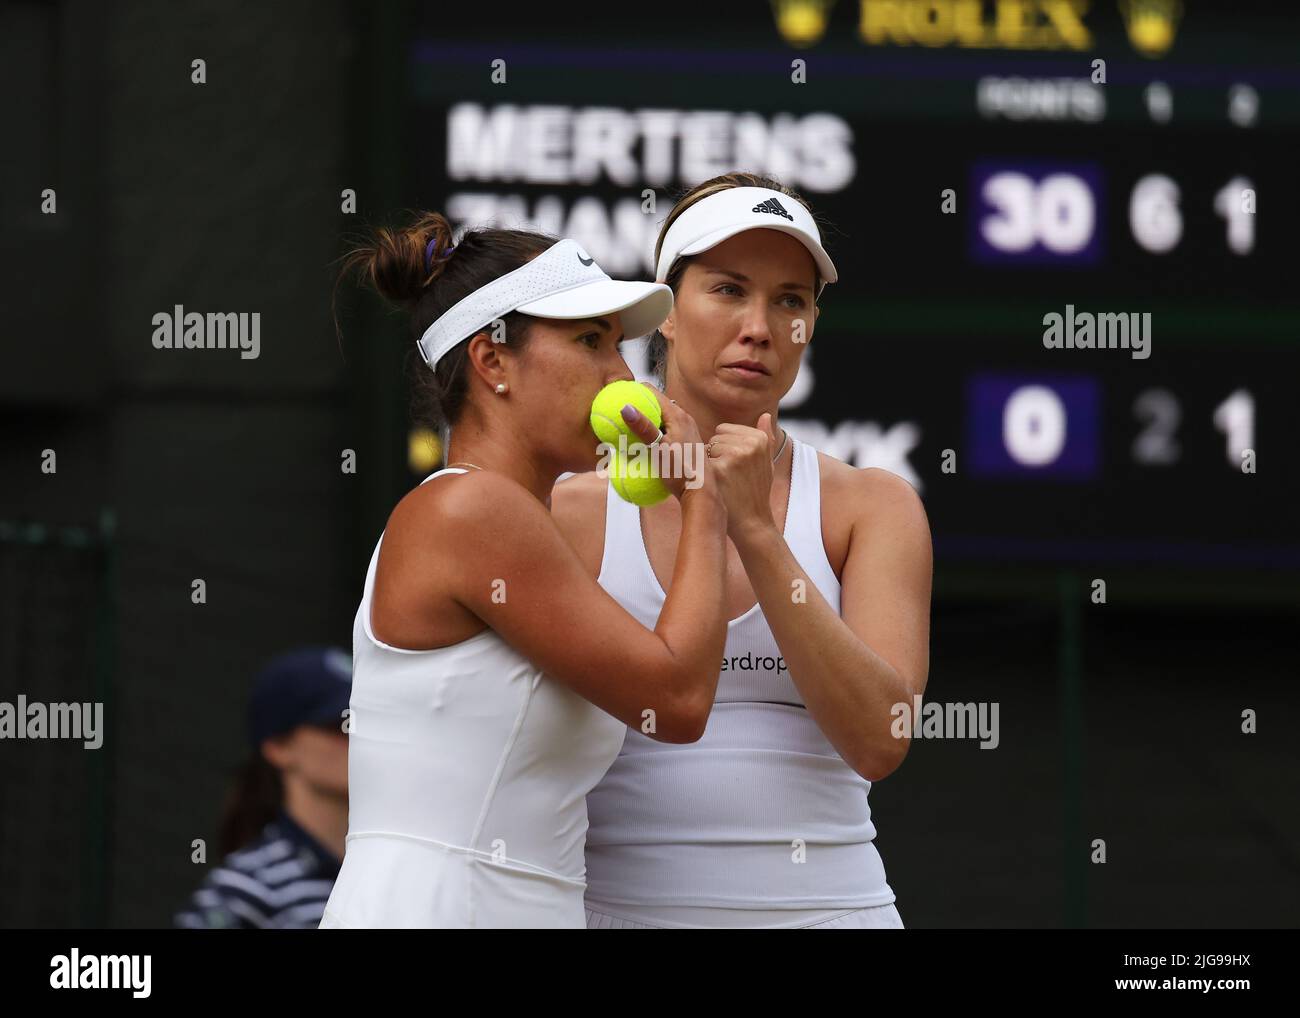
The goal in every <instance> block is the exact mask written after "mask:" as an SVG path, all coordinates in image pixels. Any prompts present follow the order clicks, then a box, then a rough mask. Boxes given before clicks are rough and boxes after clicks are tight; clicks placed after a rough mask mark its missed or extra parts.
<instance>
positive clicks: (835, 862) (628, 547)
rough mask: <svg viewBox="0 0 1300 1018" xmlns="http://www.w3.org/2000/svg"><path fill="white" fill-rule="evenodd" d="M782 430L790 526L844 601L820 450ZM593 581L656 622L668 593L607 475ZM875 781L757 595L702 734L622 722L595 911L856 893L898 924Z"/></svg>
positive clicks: (601, 803)
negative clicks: (878, 839) (681, 734)
mask: <svg viewBox="0 0 1300 1018" xmlns="http://www.w3.org/2000/svg"><path fill="white" fill-rule="evenodd" d="M790 444H791V446H792V447H793V451H792V455H791V460H792V462H791V478H790V495H789V505H788V509H787V511H786V518H785V530H784V534H785V540H786V543H787V544H788V545H789V547H790V550H791V552H792V553H793V554H794V556H795V558H796V559H797V560H798V562H799V564H800V566H802V567H803V569H804V571H805V572H806V573H807V574H808V577H809V578H810V579H811V580H812V582H813V584H814V585H815V586H816V587H817V589H818V591H820V593H821V595H822V596H823V597H824V598H825V599H826V600H827V602H828V603H829V604H830V605H831V607H832V608H834V609H835V610H836V611H837V612H838V611H839V608H840V584H839V580H838V579H837V578H836V576H835V572H834V570H833V569H832V568H831V565H830V562H829V561H828V560H827V558H826V549H825V547H824V546H823V543H822V527H821V472H820V469H819V467H818V463H817V450H816V449H815V448H814V447H813V446H811V445H807V444H805V443H803V442H800V441H798V440H797V439H795V438H794V437H793V436H791V438H790ZM599 582H600V585H601V586H602V587H604V588H605V590H606V591H608V592H609V594H610V595H611V596H613V597H614V598H615V599H616V600H617V601H618V602H619V603H620V604H622V605H623V607H624V608H626V609H627V611H628V612H630V613H631V614H632V615H634V616H635V617H636V618H637V619H639V620H640V621H641V622H642V624H644V625H645V626H647V627H649V628H653V627H654V625H655V623H656V621H657V619H658V617H659V612H660V610H661V609H662V607H663V604H664V600H665V597H666V595H665V593H664V591H663V588H662V587H661V586H660V584H659V581H658V579H657V578H656V577H655V573H654V569H653V568H652V567H651V565H650V559H649V557H648V555H647V553H646V549H645V542H644V539H643V536H642V531H641V517H640V510H639V509H638V507H637V506H635V505H632V504H631V503H628V502H624V501H623V500H622V499H620V498H618V497H617V496H616V495H615V494H614V493H613V492H612V491H611V492H610V493H609V495H608V496H607V501H606V510H605V550H604V556H603V559H602V562H601V569H600V577H599ZM870 791H871V783H870V782H869V781H867V780H866V779H864V778H863V777H862V776H861V775H859V774H858V773H857V772H856V771H854V770H853V769H852V768H851V767H849V766H848V764H846V763H845V762H844V761H843V759H841V757H840V755H839V754H838V753H837V752H836V751H835V749H834V748H833V747H832V746H831V744H830V743H829V742H828V741H827V739H826V737H825V735H823V734H822V732H821V729H819V728H818V727H817V725H816V723H815V722H814V721H813V720H812V718H811V717H809V715H808V711H807V710H806V708H805V707H804V702H803V697H802V696H801V695H800V694H799V690H798V688H797V687H796V686H795V684H794V683H793V682H792V681H791V679H790V673H789V671H788V669H787V668H786V664H785V660H784V658H782V657H781V652H780V649H779V648H778V646H777V643H776V639H775V637H773V635H772V630H771V628H770V627H769V626H768V624H767V620H766V618H765V617H764V616H763V612H762V609H761V607H760V606H759V605H757V604H755V605H754V606H753V607H752V608H751V609H750V610H749V611H747V612H746V613H745V614H743V615H741V616H740V617H739V618H736V619H732V620H731V622H730V623H729V624H728V626H727V640H726V649H725V652H724V656H723V660H722V662H721V673H720V676H719V680H718V692H717V698H716V700H715V702H714V705H713V712H712V714H711V715H710V717H709V722H708V726H707V728H706V729H705V733H704V736H703V738H701V739H700V740H699V741H698V742H694V743H690V744H687V745H676V744H670V743H663V742H655V741H654V740H652V739H649V738H647V737H646V736H645V735H643V734H641V732H640V731H638V730H637V729H635V728H628V729H627V730H626V736H625V737H624V740H623V748H622V750H621V751H620V753H619V755H618V759H617V760H615V761H614V764H613V766H611V767H610V768H609V770H608V771H607V772H606V773H605V775H604V777H603V778H602V779H601V780H600V782H599V784H597V785H596V787H595V788H594V789H593V790H592V791H591V793H590V794H589V795H588V796H587V813H588V817H589V819H590V827H589V829H588V832H587V885H588V886H587V896H586V901H587V907H588V909H589V913H588V926H589V928H607V927H609V926H610V925H636V924H637V923H646V924H651V925H657V926H668V927H673V926H697V925H707V926H714V925H729V926H730V925H734V926H769V927H772V926H777V927H780V926H809V925H814V924H819V923H825V922H826V921H828V920H835V919H837V918H838V917H841V916H843V915H844V914H845V913H846V912H850V911H854V910H862V909H868V910H873V911H874V910H878V912H879V919H878V924H879V925H892V926H901V922H900V921H898V920H897V912H896V910H895V909H894V907H893V902H894V900H895V899H894V892H893V890H892V889H891V888H890V886H889V884H888V883H887V882H886V880H885V870H884V865H883V863H882V861H881V858H880V854H879V853H878V852H877V851H876V847H875V845H874V844H873V843H872V842H873V839H874V838H875V836H876V829H875V827H874V825H873V824H872V821H871V808H870V806H869V805H868V802H867V796H868V794H869V792H870ZM608 917H613V918H614V919H616V920H620V921H627V922H617V923H613V924H611V923H610V922H608V921H607V918H608ZM876 923H877V920H876V919H875V918H873V920H872V922H871V923H864V925H872V924H876Z"/></svg>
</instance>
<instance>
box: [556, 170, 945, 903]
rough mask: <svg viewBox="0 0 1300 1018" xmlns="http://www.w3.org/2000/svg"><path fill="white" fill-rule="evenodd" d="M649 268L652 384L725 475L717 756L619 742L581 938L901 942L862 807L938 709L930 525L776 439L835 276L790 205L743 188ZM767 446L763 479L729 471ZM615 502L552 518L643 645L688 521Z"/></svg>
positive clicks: (688, 222)
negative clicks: (895, 938) (912, 733)
mask: <svg viewBox="0 0 1300 1018" xmlns="http://www.w3.org/2000/svg"><path fill="white" fill-rule="evenodd" d="M656 262H657V276H656V278H657V279H658V280H659V281H661V282H666V283H667V284H668V285H669V286H671V287H672V289H673V291H674V307H673V311H672V313H671V314H670V315H668V317H667V318H666V319H665V321H664V322H663V324H662V325H661V326H660V327H659V330H658V331H657V332H656V333H655V335H654V337H653V338H652V341H651V352H652V355H653V358H654V361H655V366H656V370H657V371H658V372H659V375H660V379H661V381H662V382H663V384H664V390H665V391H666V393H667V394H668V396H670V397H672V398H673V399H674V400H676V402H677V405H679V406H681V407H682V408H683V409H685V410H686V411H688V412H689V413H690V415H691V416H692V418H693V419H694V420H695V421H696V422H698V424H699V428H700V432H701V434H702V435H704V436H705V439H706V441H707V443H708V446H707V451H708V460H707V462H708V463H709V464H710V465H711V466H713V467H715V468H717V467H722V468H724V469H723V471H722V473H730V477H729V479H728V481H727V482H726V483H725V484H720V485H719V489H720V491H721V492H722V495H723V500H724V503H725V504H726V507H727V534H728V538H729V540H728V543H727V567H726V570H727V578H726V590H725V594H724V601H725V605H726V617H727V618H728V619H729V620H730V621H729V622H728V624H727V639H726V646H725V649H724V650H723V653H722V654H721V655H720V657H719V659H718V661H715V662H714V667H715V668H720V675H719V681H718V685H717V702H716V703H715V704H714V708H713V713H712V714H711V716H710V718H709V722H708V727H707V729H706V731H705V733H704V736H703V737H702V738H701V739H699V740H698V741H694V742H692V743H690V744H689V745H686V744H681V745H668V744H664V743H659V742H653V741H651V740H650V739H647V738H646V737H645V736H643V735H642V734H641V733H640V732H639V731H636V730H635V729H629V730H628V733H627V737H626V739H625V742H624V745H623V749H622V752H621V753H620V755H619V757H618V759H617V760H616V761H615V763H614V765H613V766H612V767H611V768H610V769H609V771H608V773H606V775H605V777H604V778H603V779H602V780H601V782H600V783H599V784H598V785H597V786H596V788H595V789H594V790H593V791H592V793H591V794H590V795H589V796H588V797H587V807H588V813H589V816H590V822H591V827H590V830H589V832H588V837H587V876H588V889H587V923H588V927H589V928H632V927H702V926H704V927H712V926H739V927H804V928H854V927H857V928H863V927H883V928H901V926H902V920H901V918H900V916H899V913H898V910H897V908H896V907H895V905H894V900H895V899H894V892H893V890H892V889H891V888H890V886H889V884H888V882H887V881H886V879H885V869H884V865H883V863H882V861H881V857H880V854H879V853H878V852H877V850H876V847H875V845H874V844H873V841H874V838H875V836H876V830H875V827H874V825H873V824H872V820H871V810H870V807H869V806H868V803H867V796H868V792H869V791H870V789H871V783H872V782H873V781H878V780H880V779H881V778H884V777H886V776H887V775H889V774H890V773H891V772H892V771H894V769H895V768H897V767H898V765H899V764H900V763H901V762H902V759H903V757H904V755H905V754H906V752H907V749H908V741H907V739H905V738H904V739H898V738H895V737H894V736H893V735H892V734H891V731H890V728H891V722H892V721H893V715H892V714H891V708H892V706H893V705H894V704H897V703H909V704H910V703H911V702H912V697H913V696H914V695H916V694H920V693H922V692H923V691H924V689H925V683H926V676H927V672H928V668H929V612H930V583H931V546H930V532H929V525H928V523H927V521H926V516H925V511H924V509H923V508H922V505H921V502H920V499H919V498H918V497H917V495H916V493H915V492H914V491H913V489H912V488H911V486H910V485H909V484H908V483H907V482H906V481H904V480H903V479H901V478H900V477H898V476H897V475H894V474H892V473H889V472H887V471H883V470H878V469H855V468H853V467H850V466H848V465H847V464H845V463H842V462H840V461H838V460H835V459H833V458H831V457H830V456H826V455H822V454H820V453H818V452H817V450H815V449H814V448H812V447H811V446H809V445H805V444H804V443H802V442H800V441H797V440H796V439H794V438H792V437H790V436H789V435H788V434H785V433H784V432H783V431H782V430H781V429H780V427H779V425H777V423H776V422H777V407H778V403H779V402H780V400H781V397H782V396H783V395H784V394H785V393H786V392H787V391H789V389H790V387H791V385H792V384H793V383H794V380H795V376H796V375H797V373H798V371H799V363H800V360H801V358H802V356H803V354H804V351H805V350H806V349H807V343H808V341H811V340H812V337H813V325H814V322H815V320H816V316H817V313H818V311H819V309H818V308H817V307H816V300H817V298H818V297H819V295H820V293H821V290H822V288H823V287H824V286H825V284H827V283H831V282H835V280H836V278H837V273H836V270H835V266H834V264H833V263H832V262H831V259H830V257H829V256H828V255H827V254H826V251H825V250H824V248H823V247H822V243H821V236H820V232H819V230H818V228H817V225H816V223H815V222H814V219H813V216H812V213H811V212H810V211H809V209H808V208H807V206H806V204H805V203H804V201H803V200H802V199H801V198H800V197H799V196H798V195H796V194H795V193H794V192H793V191H790V190H789V189H787V188H784V187H782V186H781V185H779V184H778V183H776V182H775V181H772V180H769V179H766V178H762V177H756V176H753V175H750V174H741V173H733V174H727V175H725V176H723V177H718V178H715V179H713V180H710V181H706V182H705V183H703V184H701V185H699V186H698V187H696V188H695V189H694V190H692V191H691V192H689V193H688V194H687V195H685V196H684V197H683V198H682V199H681V200H680V201H679V202H678V203H677V204H676V206H675V207H674V208H673V209H672V211H671V212H670V213H669V215H668V218H667V219H666V221H665V222H664V225H663V228H662V230H661V232H660V235H659V242H658V245H657V249H656ZM800 322H802V326H800V325H799V323H800ZM801 328H802V330H803V332H802V334H801V333H800V331H799V330H800V329H801ZM757 448H762V449H765V450H767V452H766V455H765V456H764V457H763V464H762V469H761V470H755V471H746V472H744V473H743V476H742V475H741V474H740V473H739V472H731V471H727V470H725V468H726V466H727V465H728V464H730V463H731V462H733V460H734V459H736V458H740V457H744V458H748V457H750V456H752V455H753V454H754V451H755V449H757ZM608 487H609V486H608V485H607V484H605V483H604V482H603V481H602V480H601V479H600V478H598V477H595V476H593V475H587V476H582V477H574V478H569V479H566V480H565V481H564V482H563V483H561V484H559V485H557V486H556V489H555V493H554V499H553V513H554V515H555V517H556V519H557V520H558V521H559V522H560V523H561V525H562V527H563V528H564V530H565V533H566V535H567V536H568V538H569V540H570V542H571V543H572V544H573V546H574V548H575V550H576V551H577V552H578V554H579V555H580V556H581V558H582V560H583V561H584V562H585V563H586V566H587V569H588V571H589V573H590V575H592V576H596V577H598V579H599V582H600V584H601V585H602V586H603V587H604V588H605V589H606V590H608V591H609V592H610V593H611V594H612V595H613V596H614V597H615V598H616V599H617V600H618V601H619V603H620V604H622V605H623V606H624V607H626V608H627V610H628V611H630V612H631V613H632V614H633V615H635V616H636V617H637V618H639V619H640V620H641V621H642V622H643V623H645V624H646V625H648V626H649V625H654V624H655V620H656V619H658V618H662V615H661V613H662V612H663V611H665V610H667V604H668V599H671V598H672V597H673V595H674V594H675V593H676V584H677V582H678V581H677V578H676V577H675V576H673V575H672V564H673V561H674V556H675V555H676V554H678V553H679V549H680V547H681V544H680V542H681V541H682V540H684V539H685V537H686V531H685V529H684V525H685V523H686V520H685V518H684V517H683V515H682V513H681V511H680V509H679V507H678V506H677V504H676V502H674V501H673V500H671V499H669V500H667V501H665V502H663V503H660V504H658V505H655V506H651V507H649V508H645V509H640V510H638V507H637V506H635V505H630V504H628V503H626V502H623V501H621V500H620V499H618V498H616V497H611V495H610V493H609V491H608ZM665 591H666V592H667V594H666V595H665Z"/></svg>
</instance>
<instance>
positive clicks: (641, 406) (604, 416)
mask: <svg viewBox="0 0 1300 1018" xmlns="http://www.w3.org/2000/svg"><path fill="white" fill-rule="evenodd" d="M629 403H631V404H632V405H633V406H634V407H636V408H637V409H638V410H640V411H641V412H642V413H643V414H645V415H646V416H647V417H648V418H650V420H651V421H653V422H654V426H655V427H656V428H662V427H663V420H664V416H663V411H662V409H660V406H659V399H658V397H656V396H655V394H654V390H653V389H650V388H649V387H647V386H644V385H642V384H641V383H640V382H628V381H621V382H610V383H609V385H607V386H605V388H603V389H601V390H600V392H598V393H596V398H595V399H594V400H592V401H591V430H592V431H594V432H595V433H596V437H597V438H599V439H600V440H601V441H602V442H608V443H609V444H610V445H612V446H613V447H614V448H615V449H618V448H619V444H618V438H619V436H620V435H625V436H627V445H628V446H632V445H638V444H640V443H641V439H639V438H637V437H636V435H635V433H634V432H633V431H632V429H631V428H630V427H628V423H627V421H625V420H623V407H625V406H627V404H629Z"/></svg>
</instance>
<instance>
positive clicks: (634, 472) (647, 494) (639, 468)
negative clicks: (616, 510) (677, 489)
mask: <svg viewBox="0 0 1300 1018" xmlns="http://www.w3.org/2000/svg"><path fill="white" fill-rule="evenodd" d="M609 483H610V484H611V485H612V486H613V488H614V493H615V494H616V495H618V497H619V498H621V499H622V500H623V501H624V502H631V503H633V504H634V505H655V504H657V503H659V502H662V501H663V500H664V499H666V498H667V497H668V495H669V491H668V489H667V488H666V487H664V482H663V481H661V480H660V479H659V478H658V477H656V476H655V475H654V471H653V467H652V465H651V462H650V457H649V455H648V454H647V455H645V456H629V457H627V458H626V459H625V458H624V457H622V456H620V455H619V454H618V453H613V454H612V455H611V456H610V458H609Z"/></svg>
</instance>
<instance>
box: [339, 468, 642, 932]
mask: <svg viewBox="0 0 1300 1018" xmlns="http://www.w3.org/2000/svg"><path fill="white" fill-rule="evenodd" d="M448 469H450V471H451V472H455V473H464V472H465V471H464V470H463V469H458V468H445V469H444V470H439V471H437V472H436V473H434V474H431V475H430V476H429V477H427V478H425V480H426V481H428V480H432V479H433V478H434V477H437V476H438V475H439V474H442V473H446V472H448ZM422 483H423V482H422ZM382 544H383V536H382V535H380V538H379V541H378V542H377V543H376V545H375V551H374V554H373V555H372V556H371V558H370V568H369V570H368V571H367V573H366V582H365V588H364V592H363V594H362V598H361V605H360V607H359V608H358V609H357V615H356V619H355V621H354V622H353V626H352V641H353V679H352V698H351V733H350V736H349V742H348V746H349V755H348V783H349V800H350V801H349V813H348V835H347V849H346V853H345V855H344V858H343V867H342V870H341V871H340V873H339V876H338V880H337V881H336V882H335V884H334V889H333V891H332V893H331V894H330V897H329V901H328V902H327V903H326V905H325V913H324V918H323V919H322V920H321V923H320V928H321V929H329V928H341V927H366V928H369V927H401V928H410V927H574V928H581V927H584V926H585V925H586V919H585V915H584V912H583V892H584V889H585V887H586V882H585V876H586V867H585V864H584V860H583V847H584V841H585V838H586V833H587V810H586V804H585V797H586V795H587V793H588V792H589V791H590V790H591V789H592V788H593V787H594V786H595V784H596V782H597V781H599V780H600V778H601V776H602V775H603V774H604V773H605V771H606V770H607V769H608V768H609V765H610V764H611V763H612V762H613V760H614V758H615V757H616V756H618V752H619V748H620V747H621V746H622V745H623V735H624V732H625V731H626V726H625V725H624V724H623V723H622V722H621V721H619V720H618V719H617V718H614V717H612V716H611V715H609V714H606V713H605V712H604V711H602V710H600V709H599V708H597V707H595V706H594V705H593V704H591V703H589V702H588V701H586V700H584V699H583V698H582V697H580V696H578V695H577V694H576V693H574V692H572V691H571V690H569V689H568V688H567V687H565V686H563V685H561V684H560V683H558V682H556V681H555V680H553V679H550V678H548V677H547V676H546V675H545V674H543V673H542V672H541V671H539V670H538V669H537V668H536V667H534V665H533V664H532V663H531V662H529V661H528V660H527V659H526V658H524V657H523V656H522V655H520V654H519V653H518V652H517V651H515V650H514V649H513V648H512V647H510V646H509V645H508V644H507V643H506V642H505V641H504V640H502V639H501V637H500V636H498V635H497V634H496V632H495V631H494V630H492V629H486V630H484V631H483V632H481V633H479V634H477V635H476V636H473V637H471V638H470V639H468V640H465V641H463V642H461V643H457V644H454V645H452V646H450V647H442V648H439V649H437V650H403V649H401V648H399V647H392V646H389V645H388V644H385V643H382V642H380V641H379V640H377V639H375V636H374V634H373V632H372V631H371V628H370V604H371V595H372V592H373V590H374V581H375V566H376V563H377V562H378V561H379V549H380V546H381V545H382Z"/></svg>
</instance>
